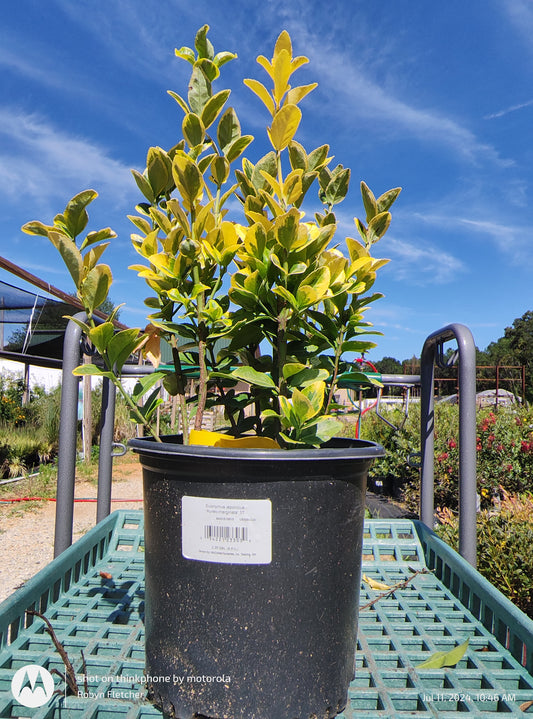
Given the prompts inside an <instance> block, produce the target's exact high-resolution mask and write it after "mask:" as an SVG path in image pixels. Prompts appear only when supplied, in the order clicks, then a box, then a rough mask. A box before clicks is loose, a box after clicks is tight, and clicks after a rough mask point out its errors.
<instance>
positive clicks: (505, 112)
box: [483, 100, 533, 120]
mask: <svg viewBox="0 0 533 719" xmlns="http://www.w3.org/2000/svg"><path fill="white" fill-rule="evenodd" d="M531 105H533V100H528V101H527V102H521V103H520V104H518V105H511V106H510V107H506V108H504V109H503V110H499V111H498V112H493V113H491V114H490V115H485V116H484V118H483V119H484V120H495V119H497V118H498V117H504V115H509V113H511V112H517V111H518V110H523V109H524V108H526V107H531Z"/></svg>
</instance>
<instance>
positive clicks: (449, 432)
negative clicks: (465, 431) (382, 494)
mask: <svg viewBox="0 0 533 719" xmlns="http://www.w3.org/2000/svg"><path fill="white" fill-rule="evenodd" d="M383 414H385V416H387V418H388V419H390V420H391V421H392V422H393V423H395V424H399V423H400V421H401V412H400V411H399V410H385V411H384V412H383ZM476 425H477V434H476V454H477V456H476V459H477V490H478V494H479V495H480V499H481V507H482V508H489V507H491V506H492V502H493V498H494V497H495V496H498V495H499V494H500V492H501V490H500V487H502V488H503V489H504V490H505V491H507V492H508V493H520V492H524V491H532V490H533V410H532V409H531V408H529V407H525V408H524V407H501V408H499V409H498V410H497V411H494V410H488V409H487V410H479V411H478V413H477V421H476ZM362 436H363V437H365V439H371V440H374V441H376V442H379V443H380V444H383V446H384V447H385V449H386V450H387V457H386V458H385V459H383V460H379V461H378V462H376V463H375V465H374V466H373V468H372V469H371V475H372V476H374V477H378V478H382V479H383V480H384V481H386V480H390V479H393V481H394V482H395V484H396V486H397V487H401V489H402V493H403V498H404V500H405V502H406V504H407V506H408V507H409V509H411V510H412V511H417V509H418V504H419V496H420V479H419V471H418V469H416V468H415V467H413V466H411V465H410V459H412V458H413V454H414V453H416V452H420V407H419V406H418V405H416V406H413V407H412V408H411V410H410V414H409V418H408V420H407V422H406V423H405V426H404V427H403V429H401V430H398V431H397V430H394V429H392V428H391V427H389V426H388V425H386V424H385V423H384V422H383V421H382V420H380V419H379V418H378V417H377V416H376V415H375V414H374V413H371V412H369V413H367V414H366V415H365V416H364V419H363V429H362ZM416 459H419V458H416ZM458 498H459V408H458V406H457V405H450V404H445V403H437V404H436V405H435V506H438V507H439V506H440V507H449V508H451V509H454V510H455V509H457V507H458Z"/></svg>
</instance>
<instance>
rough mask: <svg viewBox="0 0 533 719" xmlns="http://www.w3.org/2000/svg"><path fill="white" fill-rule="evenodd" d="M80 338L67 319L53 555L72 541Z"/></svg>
mask: <svg viewBox="0 0 533 719" xmlns="http://www.w3.org/2000/svg"><path fill="white" fill-rule="evenodd" d="M74 316H75V317H76V319H79V320H81V321H82V322H85V321H86V319H87V315H86V314H85V312H79V313H78V314H76V315H74ZM80 339H81V327H80V326H79V325H77V324H76V323H75V322H73V320H69V322H68V324H67V328H66V330H65V337H64V345H63V376H62V381H61V409H60V423H59V449H58V455H57V496H56V523H55V536H54V557H57V556H58V555H59V554H61V552H64V551H65V549H67V548H68V547H70V545H71V544H72V525H73V521H74V481H75V476H76V439H77V430H78V385H79V377H75V376H74V375H73V374H72V372H73V370H74V368H75V367H77V366H78V365H79V364H80V360H81V350H80Z"/></svg>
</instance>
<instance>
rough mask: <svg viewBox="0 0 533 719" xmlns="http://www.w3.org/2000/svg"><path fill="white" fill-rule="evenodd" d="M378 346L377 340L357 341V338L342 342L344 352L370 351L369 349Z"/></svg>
mask: <svg viewBox="0 0 533 719" xmlns="http://www.w3.org/2000/svg"><path fill="white" fill-rule="evenodd" d="M374 347H377V344H376V343H375V342H357V341H355V340H348V341H347V342H343V343H342V352H343V353H344V352H368V350H371V349H374Z"/></svg>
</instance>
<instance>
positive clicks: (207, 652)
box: [130, 437, 384, 719]
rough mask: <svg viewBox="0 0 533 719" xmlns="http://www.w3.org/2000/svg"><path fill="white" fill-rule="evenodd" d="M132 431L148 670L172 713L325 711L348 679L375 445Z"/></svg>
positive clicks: (254, 716) (250, 718) (243, 715)
mask: <svg viewBox="0 0 533 719" xmlns="http://www.w3.org/2000/svg"><path fill="white" fill-rule="evenodd" d="M163 439H164V442H163V443H159V442H155V441H154V440H152V439H134V440H131V441H130V446H131V447H132V448H133V449H134V451H135V452H138V453H139V455H140V460H141V464H142V467H143V479H144V512H145V562H146V603H145V604H146V609H145V622H146V679H147V687H148V691H149V694H150V697H151V699H152V701H153V702H154V703H155V704H156V705H157V706H159V707H160V708H161V709H162V710H163V711H164V712H165V713H166V714H167V715H169V716H171V717H178V718H179V719H190V718H191V717H196V716H200V717H208V718H209V719H315V718H316V719H327V718H328V717H333V716H335V715H336V714H338V713H339V712H341V711H342V710H343V708H344V706H345V704H346V697H347V691H348V686H349V684H350V682H351V680H352V679H353V676H354V657H355V643H356V634H357V607H358V600H359V587H360V577H361V554H362V537H363V520H364V508H365V490H366V479H367V473H368V469H369V467H370V466H371V464H372V462H373V460H374V459H376V458H379V457H382V456H384V450H383V448H382V447H381V446H380V445H377V444H375V443H372V442H365V441H361V440H350V439H338V440H332V441H331V442H329V443H328V444H327V445H325V446H323V447H321V448H320V449H304V450H274V449H268V450H265V449H222V448H216V447H204V446H183V445H182V444H181V443H180V440H179V438H177V437H167V438H163Z"/></svg>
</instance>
